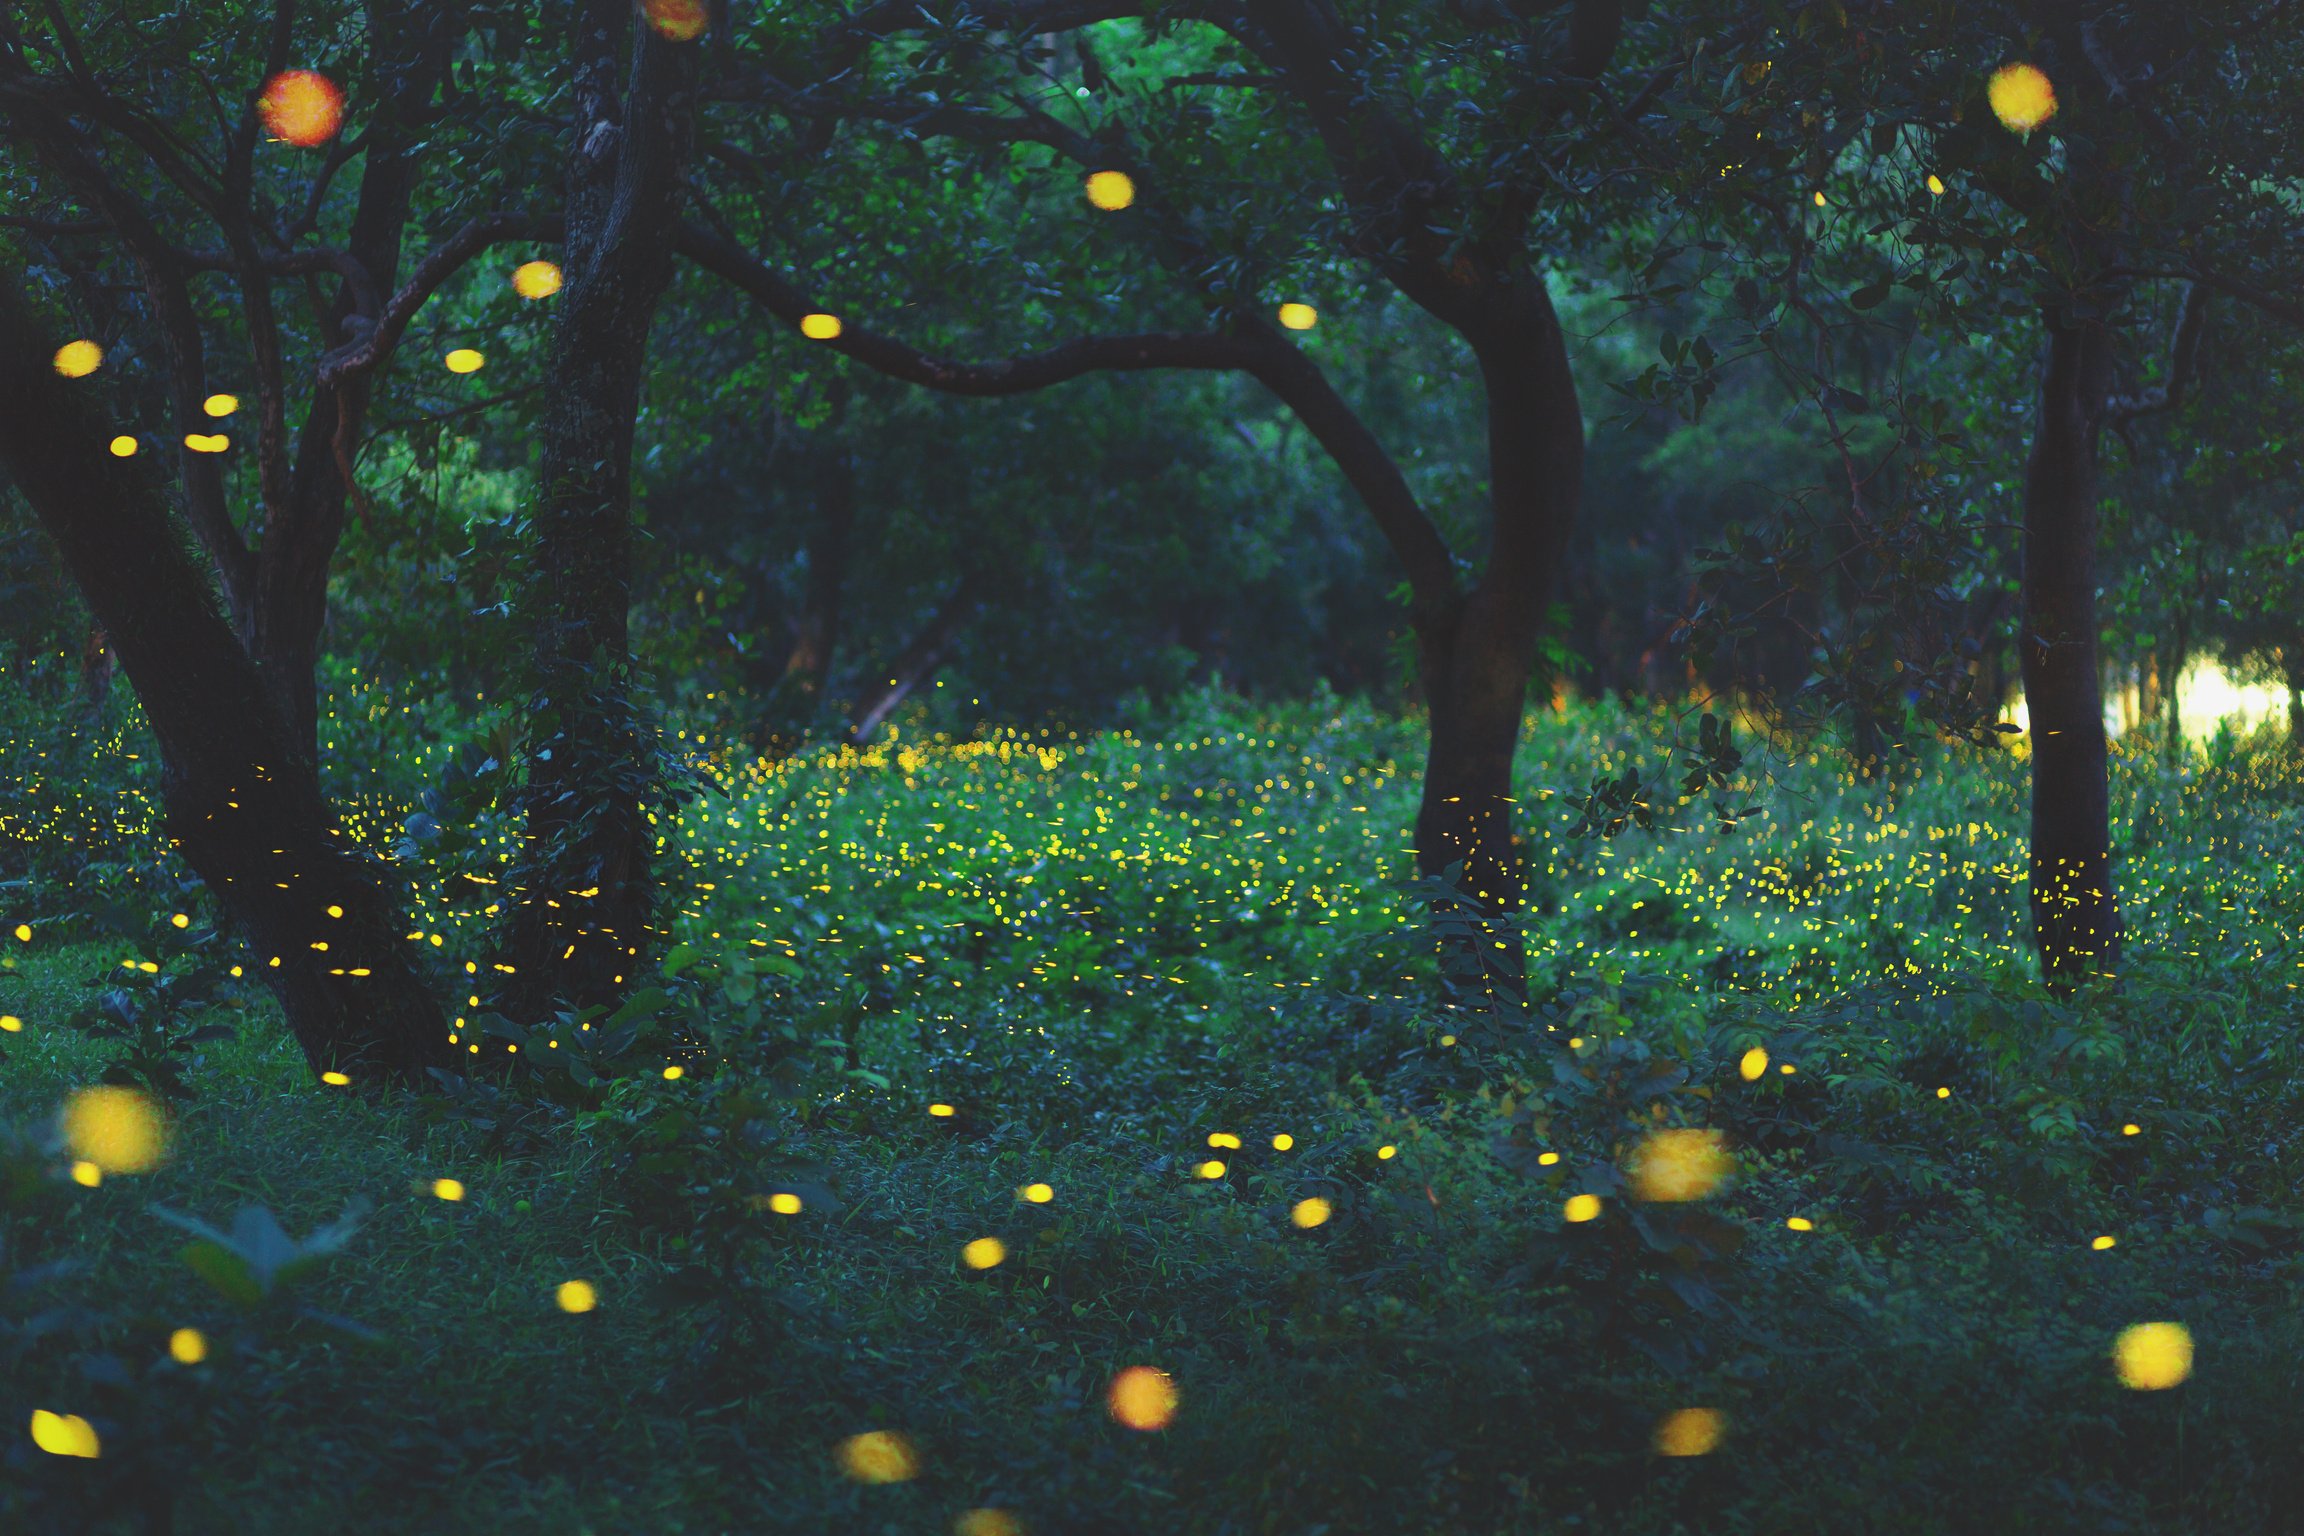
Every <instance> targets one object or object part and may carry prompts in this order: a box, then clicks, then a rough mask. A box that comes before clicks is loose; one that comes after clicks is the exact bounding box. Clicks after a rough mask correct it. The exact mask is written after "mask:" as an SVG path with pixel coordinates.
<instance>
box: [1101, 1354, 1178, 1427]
mask: <svg viewBox="0 0 2304 1536" xmlns="http://www.w3.org/2000/svg"><path fill="white" fill-rule="evenodd" d="M1176 1401H1177V1393H1176V1383H1175V1381H1174V1380H1173V1379H1172V1378H1170V1376H1169V1375H1168V1373H1167V1372H1166V1371H1163V1370H1161V1369H1159V1368H1158V1367H1157V1366H1150V1365H1132V1366H1130V1367H1128V1369H1126V1370H1124V1371H1122V1372H1121V1373H1120V1374H1119V1375H1117V1376H1115V1377H1113V1378H1112V1386H1111V1389H1110V1390H1109V1391H1107V1392H1106V1393H1105V1394H1104V1402H1105V1406H1106V1407H1107V1408H1109V1409H1110V1410H1111V1412H1112V1417H1114V1418H1115V1419H1118V1420H1119V1421H1120V1422H1121V1423H1123V1424H1125V1425H1127V1426H1128V1427H1129V1428H1130V1429H1140V1430H1143V1431H1145V1432H1146V1433H1150V1432H1152V1431H1154V1430H1161V1429H1166V1428H1167V1427H1168V1426H1169V1424H1170V1423H1171V1422H1173V1421H1174V1419H1175V1417H1176Z"/></svg>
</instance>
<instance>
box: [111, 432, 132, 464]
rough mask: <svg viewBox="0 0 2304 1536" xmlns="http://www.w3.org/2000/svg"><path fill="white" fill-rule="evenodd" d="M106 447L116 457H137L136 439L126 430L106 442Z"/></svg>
mask: <svg viewBox="0 0 2304 1536" xmlns="http://www.w3.org/2000/svg"><path fill="white" fill-rule="evenodd" d="M104 447H105V449H106V451H108V452H109V453H110V454H111V455H112V457H114V458H116V459H132V458H134V457H136V448H137V443H136V439H134V438H132V437H130V436H129V435H128V434H127V433H125V432H123V433H121V434H120V435H119V436H118V437H116V438H114V439H112V441H110V442H108V443H106V444H105V445H104Z"/></svg>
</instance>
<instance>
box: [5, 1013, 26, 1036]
mask: <svg viewBox="0 0 2304 1536" xmlns="http://www.w3.org/2000/svg"><path fill="white" fill-rule="evenodd" d="M23 1032H24V1021H23V1020H22V1019H20V1018H18V1017H16V1015H14V1014H12V1013H0V1034H7V1035H19V1034H22V1033H23Z"/></svg>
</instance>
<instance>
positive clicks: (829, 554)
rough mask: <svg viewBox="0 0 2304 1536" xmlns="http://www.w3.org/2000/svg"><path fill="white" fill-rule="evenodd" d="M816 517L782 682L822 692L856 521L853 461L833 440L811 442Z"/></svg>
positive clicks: (808, 695)
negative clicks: (803, 589) (805, 582)
mask: <svg viewBox="0 0 2304 1536" xmlns="http://www.w3.org/2000/svg"><path fill="white" fill-rule="evenodd" d="M815 449H816V453H815V457H816V477H815V478H816V515H815V518H814V521H813V524H812V526H811V528H810V530H809V535H808V595H807V597H806V599H805V600H804V602H803V603H802V606H801V609H800V621H799V623H797V624H796V625H794V626H793V635H792V654H791V655H789V656H787V657H786V658H785V660H784V678H783V686H785V687H787V688H790V689H792V690H794V691H796V692H797V693H799V694H800V695H801V697H802V698H803V699H806V700H810V701H813V700H815V699H817V698H819V697H821V696H822V694H823V691H824V680H825V679H826V678H827V677H829V676H830V675H831V672H832V656H833V651H834V649H835V647H837V646H838V644H839V640H840V597H841V593H842V590H843V589H844V588H845V587H846V585H847V581H848V542H849V535H850V533H851V531H852V530H853V529H854V527H855V524H856V459H855V456H854V455H853V454H851V453H850V452H849V451H848V449H847V446H846V445H845V444H843V443H839V442H835V441H823V442H819V443H818V444H816V445H815Z"/></svg>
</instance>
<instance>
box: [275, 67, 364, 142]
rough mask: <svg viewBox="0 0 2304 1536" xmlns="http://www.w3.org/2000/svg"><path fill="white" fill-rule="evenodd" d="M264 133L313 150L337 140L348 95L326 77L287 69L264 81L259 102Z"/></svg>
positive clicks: (302, 70)
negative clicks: (345, 95)
mask: <svg viewBox="0 0 2304 1536" xmlns="http://www.w3.org/2000/svg"><path fill="white" fill-rule="evenodd" d="M256 110H257V112H258V114H259V115H260V116H261V117H262V118H263V119H264V131H265V132H266V133H269V134H271V135H272V137H274V138H276V139H282V140H285V141H286V142H288V143H290V144H294V145H296V146H298V147H299V148H303V149H310V148H312V147H313V146H314V145H318V144H325V143H327V142H328V141H329V140H330V139H332V138H334V137H336V130H337V129H338V128H340V127H342V126H343V124H344V93H343V92H342V91H340V90H338V89H337V88H336V83H335V82H334V81H333V80H330V79H329V78H328V77H327V76H326V75H322V74H318V73H315V72H314V71H312V70H309V69H290V70H283V71H282V72H281V73H279V74H277V75H274V76H273V77H272V78H271V79H269V80H267V81H265V82H264V94H263V95H261V96H259V97H258V98H257V100H256Z"/></svg>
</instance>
